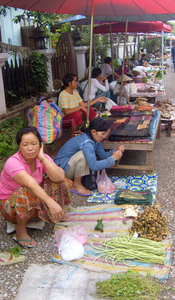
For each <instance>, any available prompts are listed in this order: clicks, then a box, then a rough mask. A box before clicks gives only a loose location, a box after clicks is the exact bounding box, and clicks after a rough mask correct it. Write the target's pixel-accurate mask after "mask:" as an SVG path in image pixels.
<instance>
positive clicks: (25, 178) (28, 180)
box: [13, 171, 64, 222]
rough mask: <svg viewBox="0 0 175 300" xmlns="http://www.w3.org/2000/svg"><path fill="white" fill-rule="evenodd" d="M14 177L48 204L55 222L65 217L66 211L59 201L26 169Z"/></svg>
mask: <svg viewBox="0 0 175 300" xmlns="http://www.w3.org/2000/svg"><path fill="white" fill-rule="evenodd" d="M13 179H14V180H15V181H16V182H17V183H18V184H20V185H21V186H23V187H26V188H28V189H29V190H30V191H31V192H32V193H33V194H34V196H35V197H37V198H38V199H40V200H41V201H42V202H43V203H45V204H46V205H47V206H48V208H49V210H50V213H51V215H52V217H53V220H54V221H55V222H57V221H58V220H61V219H63V218H64V212H63V210H62V208H61V206H60V205H59V204H58V203H56V202H55V201H54V200H53V199H52V198H51V197H49V196H48V195H47V193H46V192H45V191H44V190H43V189H42V188H41V187H40V186H39V184H38V183H37V182H36V181H35V180H34V179H33V178H32V177H31V176H30V175H29V174H28V173H27V172H26V171H22V172H20V173H18V174H17V175H15V176H14V177H13Z"/></svg>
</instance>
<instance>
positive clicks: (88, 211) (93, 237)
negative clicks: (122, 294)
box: [51, 204, 172, 280]
mask: <svg viewBox="0 0 175 300" xmlns="http://www.w3.org/2000/svg"><path fill="white" fill-rule="evenodd" d="M122 207H124V206H118V205H111V204H109V205H108V204H100V205H99V204H98V205H95V206H88V207H77V208H72V209H71V211H70V213H69V216H70V218H71V222H67V223H61V222H59V223H57V224H56V225H55V227H54V230H55V231H56V230H60V229H66V228H67V229H69V228H70V227H72V226H76V225H83V226H84V228H85V231H86V234H87V236H88V241H87V243H86V244H85V245H84V253H85V255H84V256H83V257H82V258H81V259H78V260H74V261H72V262H65V261H63V260H62V258H61V256H59V255H56V256H54V257H52V259H51V260H52V261H54V262H57V263H59V264H68V265H74V266H77V267H80V268H83V269H86V270H89V271H96V272H109V273H112V274H116V273H121V272H126V271H127V270H128V269H132V270H135V271H138V272H140V273H141V274H142V275H145V276H146V275H147V273H148V272H149V273H150V275H151V276H154V277H156V278H158V279H160V280H163V279H167V278H168V271H169V268H170V265H171V259H172V258H171V251H172V242H171V237H170V236H167V237H166V238H165V239H164V240H163V241H162V243H164V244H165V245H166V246H167V247H166V254H165V261H166V263H165V265H157V264H154V265H153V264H149V263H140V262H136V261H133V260H127V265H126V264H123V262H121V261H119V262H117V263H116V264H115V265H114V266H113V265H112V262H110V261H108V262H106V261H105V257H104V256H101V257H99V258H98V259H97V260H96V261H95V262H94V263H93V261H94V259H95V258H97V257H98V256H99V253H98V254H97V253H96V250H94V248H92V246H91V244H90V241H91V242H92V244H93V245H94V246H96V247H99V246H100V245H101V244H102V243H103V242H104V241H105V240H106V239H107V238H112V237H114V236H116V234H117V235H120V234H122V233H126V234H127V233H128V230H129V228H130V227H131V226H132V222H133V219H132V218H125V217H124V214H123V211H122ZM102 218H103V225H104V232H100V231H96V230H94V228H95V226H96V224H97V220H98V219H102Z"/></svg>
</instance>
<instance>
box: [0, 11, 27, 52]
mask: <svg viewBox="0 0 175 300" xmlns="http://www.w3.org/2000/svg"><path fill="white" fill-rule="evenodd" d="M22 12H23V10H22V9H18V10H16V11H15V9H14V8H13V7H11V8H10V9H7V16H6V17H4V16H2V15H0V26H1V37H2V42H3V43H6V44H12V45H16V46H22V39H21V29H20V23H18V24H15V23H14V22H13V21H12V19H13V18H14V16H15V15H19V14H21V13H22Z"/></svg>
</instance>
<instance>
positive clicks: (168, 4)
mask: <svg viewBox="0 0 175 300" xmlns="http://www.w3.org/2000/svg"><path fill="white" fill-rule="evenodd" d="M91 3H92V1H89V0H74V1H72V0H50V1H48V0H30V1H29V0H0V5H4V6H12V7H17V8H22V9H26V10H34V11H44V12H51V13H59V14H74V15H76V14H81V15H85V16H91ZM170 14H171V16H170ZM174 14H175V1H174V0H167V1H165V0H156V1H155V0H147V1H143V0H135V1H133V0H123V1H121V0H110V1H109V0H95V5H94V15H95V16H102V19H103V20H105V22H107V21H108V22H116V21H119V22H125V21H126V16H129V21H153V20H155V21H157V20H161V21H166V20H170V19H171V20H173V19H175V15H174ZM160 15H161V16H160ZM108 16H110V18H108ZM111 17H113V19H111Z"/></svg>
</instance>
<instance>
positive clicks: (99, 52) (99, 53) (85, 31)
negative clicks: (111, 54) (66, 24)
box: [77, 26, 110, 66]
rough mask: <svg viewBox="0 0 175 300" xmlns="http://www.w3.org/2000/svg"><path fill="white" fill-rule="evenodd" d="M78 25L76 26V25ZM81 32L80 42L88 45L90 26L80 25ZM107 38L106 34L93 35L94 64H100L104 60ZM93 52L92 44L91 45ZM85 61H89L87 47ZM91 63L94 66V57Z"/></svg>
mask: <svg viewBox="0 0 175 300" xmlns="http://www.w3.org/2000/svg"><path fill="white" fill-rule="evenodd" d="M77 27H78V26H77ZM80 30H81V33H82V36H83V38H82V40H81V44H82V45H86V46H89V45H90V26H81V28H80ZM109 46H110V44H109V38H108V35H95V52H96V57H95V59H96V65H97V66H100V65H101V64H102V63H103V62H104V58H105V57H106V56H107V49H108V48H109ZM92 51H93V53H94V45H93V50H92ZM86 57H87V61H89V49H88V51H87V56H86ZM92 65H93V66H94V65H95V63H94V57H93V60H92Z"/></svg>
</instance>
